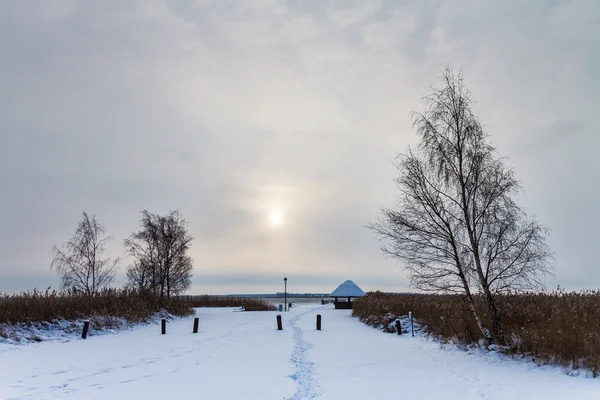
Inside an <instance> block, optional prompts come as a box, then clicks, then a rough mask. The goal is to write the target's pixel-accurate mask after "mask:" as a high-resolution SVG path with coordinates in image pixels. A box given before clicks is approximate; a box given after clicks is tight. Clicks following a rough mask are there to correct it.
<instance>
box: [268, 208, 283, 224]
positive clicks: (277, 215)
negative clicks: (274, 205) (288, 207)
mask: <svg viewBox="0 0 600 400" xmlns="http://www.w3.org/2000/svg"><path fill="white" fill-rule="evenodd" d="M269 221H271V225H273V226H278V225H281V223H282V222H283V215H282V214H281V211H279V210H272V211H271V212H270V214H269Z"/></svg>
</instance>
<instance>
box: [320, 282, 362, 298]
mask: <svg viewBox="0 0 600 400" xmlns="http://www.w3.org/2000/svg"><path fill="white" fill-rule="evenodd" d="M362 296H366V294H365V292H363V290H362V289H361V288H359V287H358V285H357V284H356V283H354V282H352V281H350V280H348V281H346V282H344V283H342V284H341V285H340V286H338V287H337V289H335V290H334V291H333V292H331V294H330V295H329V297H362Z"/></svg>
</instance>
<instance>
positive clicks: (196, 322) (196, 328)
mask: <svg viewBox="0 0 600 400" xmlns="http://www.w3.org/2000/svg"><path fill="white" fill-rule="evenodd" d="M199 321H200V318H198V317H196V318H194V333H198V322H199Z"/></svg>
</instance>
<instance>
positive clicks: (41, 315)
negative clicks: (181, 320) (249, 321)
mask: <svg viewBox="0 0 600 400" xmlns="http://www.w3.org/2000/svg"><path fill="white" fill-rule="evenodd" d="M239 306H245V309H246V310H247V311H271V310H275V309H276V308H275V306H274V305H272V304H270V303H269V302H267V301H265V300H263V299H253V298H250V299H246V298H238V297H227V296H183V297H176V298H170V299H167V298H160V297H156V296H152V295H141V294H139V293H137V292H134V291H129V290H117V289H107V290H104V291H102V292H101V293H99V294H98V295H96V296H94V297H89V296H85V295H83V294H72V293H65V292H57V291H46V292H40V291H36V290H34V291H31V292H24V293H19V294H15V295H0V325H2V324H11V325H14V324H34V323H42V322H47V323H50V322H54V321H57V320H66V321H74V320H79V319H90V321H91V322H92V324H93V326H94V327H95V328H98V329H100V328H112V327H117V326H118V325H119V324H120V320H125V321H127V322H130V323H136V322H141V321H147V320H149V319H150V318H152V317H153V316H155V315H156V313H160V312H166V313H169V314H171V315H174V316H186V315H190V314H192V313H193V310H192V308H194V307H239ZM0 334H2V332H1V331H0Z"/></svg>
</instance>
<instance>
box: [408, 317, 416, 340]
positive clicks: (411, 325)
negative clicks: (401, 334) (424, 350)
mask: <svg viewBox="0 0 600 400" xmlns="http://www.w3.org/2000/svg"><path fill="white" fill-rule="evenodd" d="M408 314H409V316H410V332H411V335H412V336H415V327H414V325H413V315H412V312H411V311H409V312H408Z"/></svg>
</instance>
